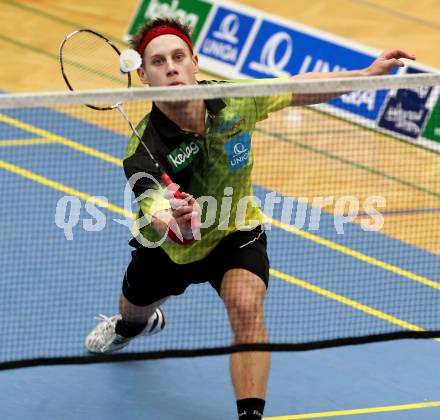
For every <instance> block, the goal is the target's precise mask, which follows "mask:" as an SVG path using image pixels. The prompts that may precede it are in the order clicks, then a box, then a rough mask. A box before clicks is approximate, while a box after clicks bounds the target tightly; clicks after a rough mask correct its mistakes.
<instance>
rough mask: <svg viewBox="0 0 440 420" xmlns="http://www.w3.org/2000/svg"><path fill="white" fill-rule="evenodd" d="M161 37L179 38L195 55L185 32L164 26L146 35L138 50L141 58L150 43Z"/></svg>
mask: <svg viewBox="0 0 440 420" xmlns="http://www.w3.org/2000/svg"><path fill="white" fill-rule="evenodd" d="M161 35H176V36H178V37H179V38H180V39H182V40H183V41H185V43H186V44H187V45H188V47H189V49H190V50H191V54H192V53H193V46H192V42H191V40H190V39H189V38H188V37H187V36H186V35H185V34H184V33H183V32H181V31H179V30H178V29H176V28H173V27H172V26H168V25H162V26H158V27H157V28H154V29H152V30H151V31H149V32H147V34H146V35H145V37H144V39H143V40H142V42H141V46H140V47H139V49H138V53H139V54H140V55H141V57H143V56H144V52H145V48H147V45H148V44H149V43H150V41H152V40H153V39H154V38H157V37H158V36H161Z"/></svg>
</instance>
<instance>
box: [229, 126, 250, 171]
mask: <svg viewBox="0 0 440 420" xmlns="http://www.w3.org/2000/svg"><path fill="white" fill-rule="evenodd" d="M225 149H226V153H227V154H228V165H229V169H230V170H231V171H235V170H237V169H240V168H242V167H243V166H245V165H246V164H247V163H248V162H249V157H250V152H251V136H250V134H249V132H247V131H246V132H245V133H243V134H242V135H241V136H239V137H235V138H233V139H232V140H230V141H228V142H227V143H225Z"/></svg>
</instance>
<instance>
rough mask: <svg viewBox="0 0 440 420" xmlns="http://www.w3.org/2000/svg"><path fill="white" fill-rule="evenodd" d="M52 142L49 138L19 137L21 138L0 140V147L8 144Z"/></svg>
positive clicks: (20, 144)
mask: <svg viewBox="0 0 440 420" xmlns="http://www.w3.org/2000/svg"><path fill="white" fill-rule="evenodd" d="M47 143H53V140H50V139H47V138H45V139H21V140H0V147H8V146H27V145H32V144H47Z"/></svg>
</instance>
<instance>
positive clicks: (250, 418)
mask: <svg viewBox="0 0 440 420" xmlns="http://www.w3.org/2000/svg"><path fill="white" fill-rule="evenodd" d="M265 404H266V401H264V400H262V399H260V398H245V399H243V400H237V410H238V418H239V420H261V419H262V418H263V411H264V405H265Z"/></svg>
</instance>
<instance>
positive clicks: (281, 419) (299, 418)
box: [264, 401, 440, 420]
mask: <svg viewBox="0 0 440 420" xmlns="http://www.w3.org/2000/svg"><path fill="white" fill-rule="evenodd" d="M432 407H440V401H433V402H426V403H415V404H402V405H390V406H385V407H372V408H359V409H355V410H340V411H328V412H323V413H309V414H294V415H291V416H277V417H264V420H303V419H321V418H325V417H339V416H352V415H356V414H370V413H386V412H390V411H402V410H417V409H420V408H432Z"/></svg>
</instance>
